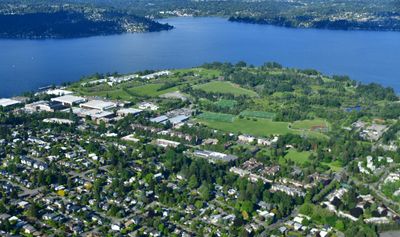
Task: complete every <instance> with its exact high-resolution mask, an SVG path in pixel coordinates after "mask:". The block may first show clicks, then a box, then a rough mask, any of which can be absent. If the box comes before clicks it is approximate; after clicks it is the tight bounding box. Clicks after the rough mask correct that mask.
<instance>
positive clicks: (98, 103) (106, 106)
mask: <svg viewBox="0 0 400 237" xmlns="http://www.w3.org/2000/svg"><path fill="white" fill-rule="evenodd" d="M80 107H81V108H85V109H97V110H102V111H106V110H111V109H113V108H116V107H117V104H116V103H113V102H108V101H102V100H91V101H89V102H87V103H84V104H81V105H80Z"/></svg>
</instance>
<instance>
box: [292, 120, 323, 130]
mask: <svg viewBox="0 0 400 237" xmlns="http://www.w3.org/2000/svg"><path fill="white" fill-rule="evenodd" d="M292 128H293V129H306V130H316V129H318V128H327V129H329V124H328V122H326V121H325V120H323V119H312V120H302V121H296V122H294V123H293V124H292Z"/></svg>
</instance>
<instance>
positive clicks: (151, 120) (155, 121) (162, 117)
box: [150, 115, 168, 123]
mask: <svg viewBox="0 0 400 237" xmlns="http://www.w3.org/2000/svg"><path fill="white" fill-rule="evenodd" d="M166 120H168V117H167V116H165V115H161V116H158V117H155V118H151V119H150V122H153V123H162V122H164V121H166Z"/></svg>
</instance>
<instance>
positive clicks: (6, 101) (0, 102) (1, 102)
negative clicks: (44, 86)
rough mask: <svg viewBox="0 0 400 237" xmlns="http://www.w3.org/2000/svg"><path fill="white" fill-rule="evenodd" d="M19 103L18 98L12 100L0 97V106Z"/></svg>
mask: <svg viewBox="0 0 400 237" xmlns="http://www.w3.org/2000/svg"><path fill="white" fill-rule="evenodd" d="M20 103H21V102H19V101H18V100H13V99H8V98H4V99H0V107H9V106H13V105H17V104H20Z"/></svg>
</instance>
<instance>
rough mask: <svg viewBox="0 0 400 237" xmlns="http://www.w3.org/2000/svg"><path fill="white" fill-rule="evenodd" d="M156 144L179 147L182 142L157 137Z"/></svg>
mask: <svg viewBox="0 0 400 237" xmlns="http://www.w3.org/2000/svg"><path fill="white" fill-rule="evenodd" d="M155 144H156V145H158V146H161V147H165V148H166V147H177V146H179V145H180V144H181V143H179V142H175V141H170V140H166V139H157V140H156V141H155Z"/></svg>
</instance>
